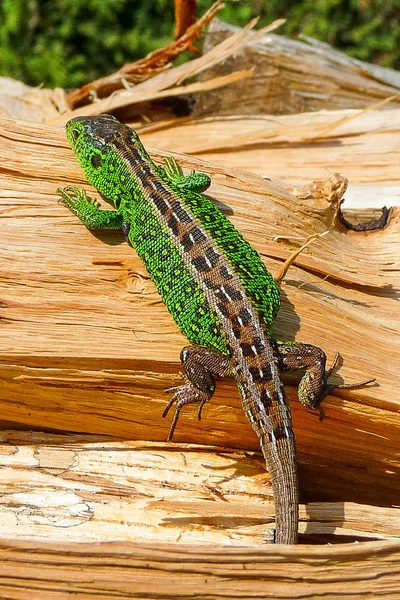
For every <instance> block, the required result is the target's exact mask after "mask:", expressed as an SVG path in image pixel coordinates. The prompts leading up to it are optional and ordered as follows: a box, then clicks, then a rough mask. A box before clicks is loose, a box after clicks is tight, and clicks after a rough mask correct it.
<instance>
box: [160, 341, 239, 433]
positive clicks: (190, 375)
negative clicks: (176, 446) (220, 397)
mask: <svg viewBox="0 0 400 600" xmlns="http://www.w3.org/2000/svg"><path fill="white" fill-rule="evenodd" d="M181 363H182V366H183V369H184V373H183V374H182V375H183V378H184V380H185V383H183V384H182V385H179V386H177V387H173V388H169V389H168V390H165V391H166V392H174V394H173V396H172V398H171V400H170V401H169V402H168V404H167V406H166V407H165V410H164V412H163V415H162V416H163V417H166V416H167V414H168V412H169V410H170V408H171V407H172V406H173V404H175V403H176V406H175V414H174V418H173V420H172V424H171V428H170V430H169V434H168V440H167V441H170V440H171V439H172V436H173V434H174V430H175V427H176V424H177V422H178V418H179V413H180V411H181V409H182V408H183V407H184V406H186V405H187V404H199V405H200V406H199V410H198V418H199V420H200V419H201V411H202V409H203V406H204V405H205V403H206V402H208V401H209V400H210V399H211V398H212V396H213V394H214V391H215V381H214V377H213V375H218V376H219V377H233V369H232V364H231V362H230V360H229V358H228V357H226V356H223V355H222V354H220V353H219V352H216V351H214V350H210V349H208V348H204V347H203V346H185V347H184V348H182V351H181Z"/></svg>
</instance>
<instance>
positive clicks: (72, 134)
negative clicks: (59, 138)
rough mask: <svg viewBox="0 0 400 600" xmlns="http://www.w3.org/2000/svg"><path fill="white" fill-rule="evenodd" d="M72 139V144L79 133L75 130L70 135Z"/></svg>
mask: <svg viewBox="0 0 400 600" xmlns="http://www.w3.org/2000/svg"><path fill="white" fill-rule="evenodd" d="M71 136H72V139H73V140H74V142H76V140H77V139H78V137H79V131H77V130H76V129H74V130H73V132H72V133H71Z"/></svg>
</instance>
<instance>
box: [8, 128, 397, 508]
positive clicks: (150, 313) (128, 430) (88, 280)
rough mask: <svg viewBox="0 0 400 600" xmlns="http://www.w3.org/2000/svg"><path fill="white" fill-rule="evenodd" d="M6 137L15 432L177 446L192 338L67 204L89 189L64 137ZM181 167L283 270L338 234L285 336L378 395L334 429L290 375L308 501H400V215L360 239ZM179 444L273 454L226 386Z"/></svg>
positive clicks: (130, 262) (293, 277) (34, 132)
mask: <svg viewBox="0 0 400 600" xmlns="http://www.w3.org/2000/svg"><path fill="white" fill-rule="evenodd" d="M0 125H1V131H2V135H3V142H2V145H1V148H0V152H1V165H2V172H1V181H0V190H1V210H2V217H3V218H2V222H3V225H2V247H1V251H0V252H1V254H0V265H1V269H2V297H1V302H2V304H1V317H2V326H1V328H0V336H1V337H0V341H1V354H0V360H1V365H0V381H1V385H0V407H1V415H2V420H3V423H4V424H5V425H7V426H10V425H12V426H13V427H18V428H20V427H25V428H35V429H43V428H51V429H56V430H64V431H74V432H88V433H97V434H99V433H102V434H108V435H113V436H115V435H117V436H119V437H125V438H133V439H142V440H143V439H145V440H153V441H164V440H165V439H166V435H167V431H168V427H169V424H170V421H169V420H168V419H167V420H163V419H161V414H162V411H163V407H164V406H165V402H166V396H165V395H164V393H163V391H164V389H165V388H168V387H170V386H171V385H174V384H177V383H178V382H179V376H178V371H179V363H178V357H179V351H180V348H181V347H182V346H183V345H184V344H185V339H184V338H183V336H181V335H180V334H179V332H178V330H177V328H176V325H175V324H174V322H173V321H172V318H171V317H170V315H169V314H168V312H167V311H166V309H165V307H164V305H163V304H162V302H161V300H160V299H159V297H158V295H157V293H156V291H155V288H154V286H153V284H152V283H151V281H150V280H149V278H148V275H147V273H146V271H145V269H144V267H143V265H142V264H141V262H140V261H139V259H138V258H137V256H136V255H135V253H134V251H133V250H132V249H131V248H130V247H129V246H128V245H126V244H125V243H124V239H123V236H122V234H119V233H110V232H108V233H104V234H103V233H97V234H96V235H94V234H93V233H91V232H89V231H87V230H86V229H85V228H84V227H83V226H82V225H81V223H80V222H79V221H78V220H77V219H76V218H74V216H73V215H71V214H70V213H69V212H68V211H67V210H66V209H65V208H64V207H63V206H62V205H60V204H58V203H57V195H56V189H57V187H58V186H59V185H65V184H68V183H70V184H73V183H75V184H78V185H81V184H83V183H84V180H83V176H82V173H81V171H80V169H79V167H78V165H77V164H76V163H75V160H74V158H73V155H72V152H71V151H70V150H69V149H68V148H67V143H66V141H65V140H64V136H63V134H62V132H61V131H60V132H58V131H56V130H54V129H51V128H47V127H43V126H37V125H35V126H33V125H32V126H30V127H29V128H27V127H26V125H25V124H23V123H17V122H13V121H2V122H1V124H0ZM153 155H154V156H155V158H156V159H159V158H160V156H161V154H160V152H157V151H154V152H153ZM178 158H179V160H180V162H181V163H182V165H183V166H184V167H186V168H193V167H195V168H198V169H203V170H206V171H208V172H209V173H210V174H211V175H212V178H213V182H214V183H213V185H212V187H211V189H210V195H211V196H212V197H213V198H214V199H215V200H216V201H218V203H219V205H220V206H221V207H222V208H223V209H224V210H226V212H227V214H228V216H230V218H232V221H233V222H234V223H235V224H236V225H237V227H238V228H239V229H240V230H241V231H242V232H243V234H244V235H245V237H246V238H247V239H248V240H249V241H250V242H251V243H252V244H253V245H254V246H255V247H256V248H257V249H258V250H259V252H260V253H261V255H262V257H263V259H264V260H265V262H266V264H267V266H268V268H270V270H271V271H272V272H273V273H276V272H277V271H278V270H279V266H280V265H281V264H282V261H283V260H284V259H286V258H287V257H288V255H290V253H291V252H292V251H293V250H294V249H296V248H297V247H299V246H300V245H301V243H302V242H303V241H304V239H305V238H306V237H307V236H308V235H309V234H311V233H321V232H322V231H325V230H326V229H329V230H330V233H329V235H328V236H325V237H324V238H322V239H321V240H319V241H317V242H315V243H314V244H313V245H312V246H311V247H309V248H308V249H307V250H306V251H305V252H304V253H302V254H301V255H300V256H299V258H298V259H297V261H296V264H297V266H296V267H292V268H291V270H290V271H289V273H288V275H287V278H286V281H285V283H284V285H283V286H282V300H283V305H282V309H281V311H280V314H279V316H278V319H277V322H276V327H275V335H276V336H277V337H278V338H280V339H293V338H294V337H296V338H297V339H301V340H304V341H307V342H310V343H314V344H317V345H319V346H321V347H322V348H323V349H324V350H325V351H326V352H327V354H328V357H329V360H332V358H333V356H334V354H335V352H336V351H337V350H339V351H340V352H341V354H342V356H343V358H344V365H343V369H342V370H341V371H340V376H339V377H337V378H336V381H341V380H342V377H341V376H342V374H343V379H345V380H346V381H347V382H355V381H360V380H363V379H366V378H368V377H376V379H377V383H376V384H375V385H373V386H370V387H366V388H361V389H358V390H351V391H350V390H336V391H335V392H334V393H333V394H332V395H331V396H329V398H327V399H326V401H325V409H326V418H325V420H324V421H323V422H322V423H320V422H319V421H318V415H317V414H315V413H313V412H311V411H307V410H305V409H304V408H302V407H301V406H300V405H299V404H298V402H297V399H296V396H297V392H296V385H297V381H298V380H295V379H293V377H292V378H289V379H288V378H285V382H286V383H287V384H288V385H287V390H288V396H289V399H290V402H291V405H292V412H293V419H294V427H295V432H296V438H297V445H298V453H299V462H300V470H301V489H302V493H303V497H304V498H305V499H309V500H310V499H311V500H314V501H315V500H330V501H333V500H336V501H343V500H347V501H353V502H360V503H363V504H364V503H365V504H366V503H368V504H377V505H381V506H390V505H391V504H396V503H398V497H399V490H400V478H399V477H398V473H399V456H398V439H399V435H398V434H399V420H398V410H399V400H398V393H397V390H398V377H397V374H396V372H395V369H394V368H393V365H394V364H396V361H398V357H399V336H398V329H399V318H398V311H397V309H396V307H397V304H396V303H395V289H396V285H397V284H396V281H397V280H398V251H397V249H398V240H399V213H398V211H396V210H394V211H393V212H392V215H391V217H390V221H389V223H388V225H387V227H386V228H385V229H384V230H381V231H377V232H367V233H359V232H351V231H346V230H345V229H344V228H343V227H342V226H341V225H340V224H339V223H338V222H337V220H336V217H335V215H336V211H337V202H336V204H335V202H333V203H329V202H328V201H327V200H326V199H324V198H323V197H314V196H313V195H312V194H311V196H310V197H307V196H306V195H304V190H303V192H302V194H300V196H301V197H297V196H295V195H293V194H291V193H290V192H288V190H287V189H286V188H285V187H284V186H282V185H281V184H279V183H278V182H273V181H265V180H263V179H261V178H260V177H258V176H256V175H252V174H249V173H244V172H240V171H237V170H234V169H230V168H223V167H221V166H217V165H215V164H212V163H207V162H204V161H200V160H198V159H194V158H188V157H184V156H181V157H178ZM336 200H337V199H336ZM383 357H385V358H384V360H383ZM176 440H177V441H182V442H191V443H193V442H194V443H206V444H212V445H221V446H224V447H230V448H240V449H247V450H255V449H258V442H257V440H256V438H255V436H254V434H253V432H252V430H251V427H250V426H249V424H248V423H247V421H246V418H245V416H244V414H243V411H242V408H241V403H240V399H239V396H238V392H237V389H236V386H235V385H234V384H233V383H232V382H229V381H222V382H219V383H218V391H217V394H216V396H215V398H214V399H213V401H212V402H211V403H210V404H209V405H208V406H206V407H205V411H204V415H203V419H202V421H201V422H198V421H197V419H196V415H195V413H194V411H191V410H190V409H188V410H187V411H184V414H183V415H182V417H181V419H180V422H179V426H178V429H177V431H176Z"/></svg>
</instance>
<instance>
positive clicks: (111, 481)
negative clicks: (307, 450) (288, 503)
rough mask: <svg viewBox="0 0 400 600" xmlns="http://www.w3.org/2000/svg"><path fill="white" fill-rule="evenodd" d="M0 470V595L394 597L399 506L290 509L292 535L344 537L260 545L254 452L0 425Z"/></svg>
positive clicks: (268, 508)
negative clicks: (295, 521) (296, 524)
mask: <svg viewBox="0 0 400 600" xmlns="http://www.w3.org/2000/svg"><path fill="white" fill-rule="evenodd" d="M0 467H1V468H0V529H1V532H2V535H1V538H2V541H1V543H0V597H1V598H10V599H23V600H25V598H32V600H36V599H38V600H43V599H46V598H49V599H50V598H51V599H52V600H58V599H64V598H66V597H67V596H68V595H73V596H74V597H75V598H78V599H81V598H82V599H84V598H89V597H94V596H95V597H96V600H97V599H103V598H104V599H105V598H113V597H118V598H144V597H146V598H197V597H207V598H216V599H218V598H229V599H230V598H233V597H240V598H250V597H251V598H268V597H274V598H287V597H291V598H328V599H329V598H332V599H333V598H337V597H338V596H340V597H343V598H355V597H356V596H357V597H361V598H395V597H397V595H398V594H400V578H399V573H400V567H399V565H400V560H399V559H400V541H399V540H397V541H395V540H390V539H386V540H385V539H384V538H389V537H390V536H395V535H397V536H398V535H400V511H399V510H398V509H395V508H391V509H389V508H379V507H371V506H362V505H355V504H351V503H334V504H331V503H319V504H317V503H314V504H308V505H306V506H303V505H302V506H301V510H300V532H301V534H300V542H301V544H304V543H310V542H311V543H321V541H322V542H330V543H336V544H337V543H338V542H343V541H345V542H347V544H346V545H344V544H342V543H340V544H339V545H336V546H321V545H320V546H318V547H314V546H310V545H308V546H303V545H302V546H299V547H297V548H285V547H279V548H277V547H273V546H271V545H268V544H266V543H265V536H266V534H267V533H268V531H269V530H270V529H271V528H272V527H273V515H274V511H273V503H272V502H271V498H270V496H269V494H270V492H271V490H270V486H269V483H268V477H267V475H266V474H265V471H264V465H263V461H262V460H261V457H260V455H259V454H258V456H253V455H249V454H247V453H242V452H236V453H235V452H232V451H231V450H229V449H225V450H223V449H218V448H215V447H214V448H213V447H210V446H208V447H200V446H197V447H196V446H193V445H185V444H177V445H176V446H175V447H174V446H173V445H171V444H164V443H150V442H147V441H142V442H122V441H118V440H110V439H109V438H105V437H104V436H82V435H80V436H79V435H69V436H67V435H57V434H43V433H30V432H15V431H14V432H12V431H10V432H3V433H2V434H1V436H0ZM363 539H368V540H379V539H380V541H375V542H373V541H372V542H371V541H369V542H368V543H365V542H362V541H361V540H363ZM354 540H359V541H361V543H358V544H349V543H348V542H350V541H354Z"/></svg>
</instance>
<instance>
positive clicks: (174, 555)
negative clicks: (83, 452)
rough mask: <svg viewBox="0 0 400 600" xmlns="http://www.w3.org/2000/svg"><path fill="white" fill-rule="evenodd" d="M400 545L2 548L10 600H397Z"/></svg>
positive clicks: (1, 572)
mask: <svg viewBox="0 0 400 600" xmlns="http://www.w3.org/2000/svg"><path fill="white" fill-rule="evenodd" d="M399 559H400V542H373V543H361V544H357V545H351V546H347V547H343V546H340V547H332V546H326V547H324V548H310V547H307V548H302V547H299V546H298V547H291V548H282V547H280V548H277V547H274V546H263V547H257V548H253V547H252V548H248V547H242V548H229V547H226V546H219V545H215V546H204V545H183V546H177V545H171V544H168V545H166V544H159V543H153V544H149V543H147V544H145V543H139V542H138V543H135V544H132V543H123V544H120V543H117V544H107V543H102V544H94V543H91V544H79V545H74V546H72V547H71V545H69V544H65V543H64V544H62V543H58V544H39V543H32V542H26V543H21V542H6V541H2V542H0V594H2V595H3V597H4V598H7V599H10V600H20V599H21V600H22V599H23V600H25V598H30V599H31V600H64V599H65V598H68V597H73V598H76V599H77V600H85V599H87V598H94V597H95V598H96V600H108V599H110V598H119V599H121V600H128V599H131V598H149V599H150V600H164V599H165V600H167V599H174V600H175V599H176V598H179V599H181V600H188V599H189V598H207V599H209V600H222V599H225V600H228V599H229V600H230V599H231V598H260V599H261V598H280V599H282V600H284V599H287V598H293V599H294V600H295V599H299V600H300V599H302V600H304V599H306V600H307V599H310V600H311V599H314V600H317V599H319V600H322V599H323V600H337V598H343V599H344V600H350V599H355V598H357V599H360V598H361V599H362V600H375V599H376V598H379V599H393V598H397V597H398V596H399V594H400V584H399V581H400V577H399V574H400V560H399Z"/></svg>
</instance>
